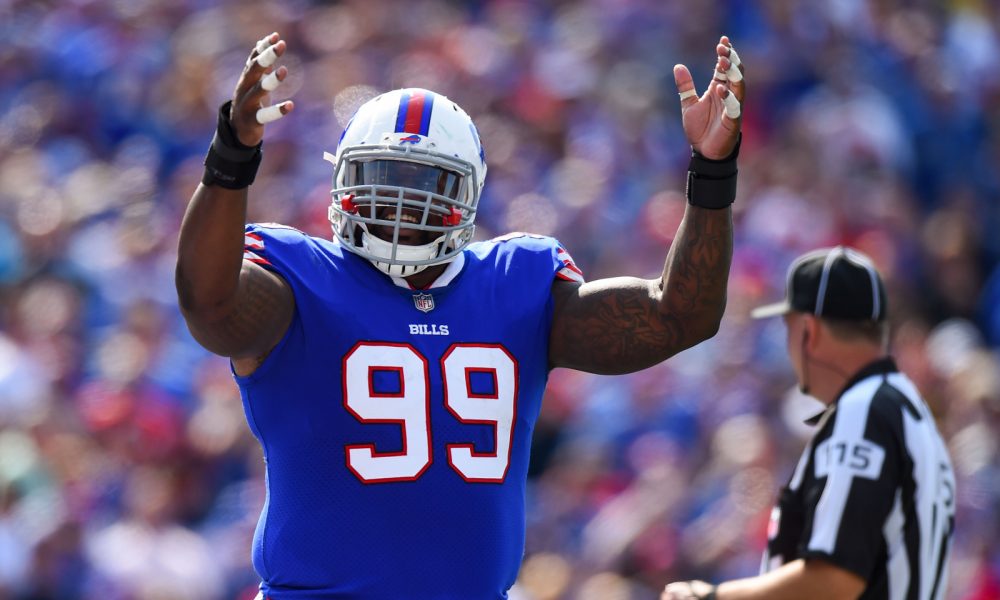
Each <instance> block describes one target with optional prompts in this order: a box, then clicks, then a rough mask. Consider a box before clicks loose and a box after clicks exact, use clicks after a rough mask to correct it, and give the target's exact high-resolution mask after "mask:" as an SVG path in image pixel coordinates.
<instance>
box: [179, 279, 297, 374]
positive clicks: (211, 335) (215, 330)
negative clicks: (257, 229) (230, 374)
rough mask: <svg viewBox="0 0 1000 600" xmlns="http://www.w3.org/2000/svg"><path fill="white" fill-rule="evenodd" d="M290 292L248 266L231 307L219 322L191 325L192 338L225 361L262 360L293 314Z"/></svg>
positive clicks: (280, 284) (275, 280) (282, 332)
mask: <svg viewBox="0 0 1000 600" xmlns="http://www.w3.org/2000/svg"><path fill="white" fill-rule="evenodd" d="M294 307H295V305H294V299H293V297H292V292H291V289H290V288H289V287H288V284H287V283H285V281H284V280H283V279H281V278H280V277H279V276H278V275H275V274H273V273H271V272H269V271H266V270H265V269H263V268H261V267H259V266H257V265H255V264H252V263H248V262H244V263H243V266H242V268H241V271H240V280H239V291H238V293H237V295H236V298H235V303H234V304H233V306H232V307H231V309H229V310H227V311H226V312H225V314H224V316H223V317H222V318H219V319H217V320H214V321H211V322H192V320H191V319H189V326H190V327H191V331H192V333H193V334H194V335H195V337H196V338H197V339H198V340H199V341H200V342H201V343H202V344H203V345H204V346H205V347H206V348H208V349H209V350H211V351H213V352H216V353H218V354H222V355H223V356H229V357H262V356H264V355H266V354H267V353H268V352H269V351H270V350H271V348H272V347H274V345H275V344H276V343H278V341H279V340H280V339H281V336H282V335H284V333H285V330H286V329H287V328H288V325H289V323H290V322H291V319H292V314H293V312H294Z"/></svg>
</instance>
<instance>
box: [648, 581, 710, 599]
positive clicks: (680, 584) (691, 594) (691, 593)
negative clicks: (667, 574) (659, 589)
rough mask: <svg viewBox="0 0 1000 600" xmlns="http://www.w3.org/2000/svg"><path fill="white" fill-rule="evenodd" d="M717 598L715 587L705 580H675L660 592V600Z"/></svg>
mask: <svg viewBox="0 0 1000 600" xmlns="http://www.w3.org/2000/svg"><path fill="white" fill-rule="evenodd" d="M708 598H711V599H712V600H714V599H715V588H714V587H713V586H712V584H710V583H705V582H704V581H675V582H674V583H671V584H668V585H667V587H666V588H665V589H664V590H663V593H662V594H660V600H706V599H708Z"/></svg>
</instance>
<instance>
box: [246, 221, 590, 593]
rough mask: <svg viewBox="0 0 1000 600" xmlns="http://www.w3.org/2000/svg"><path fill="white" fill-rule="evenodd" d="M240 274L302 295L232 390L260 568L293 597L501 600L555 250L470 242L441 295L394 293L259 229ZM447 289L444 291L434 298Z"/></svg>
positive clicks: (274, 587) (568, 263)
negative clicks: (258, 274) (266, 273)
mask: <svg viewBox="0 0 1000 600" xmlns="http://www.w3.org/2000/svg"><path fill="white" fill-rule="evenodd" d="M246 242H247V244H246V253H245V259H247V260H251V261H253V262H256V263H258V264H261V265H263V266H264V267H266V268H268V269H271V270H273V271H275V272H277V273H279V274H280V275H281V276H282V277H283V278H284V279H285V280H286V281H287V282H288V284H289V285H290V286H291V289H292V291H293V293H294V296H295V316H294V318H293V320H292V323H291V325H290V327H289V328H288V332H287V333H286V334H285V336H284V338H283V339H282V340H281V341H280V342H279V343H278V345H277V346H276V347H275V348H274V350H273V351H272V352H271V353H270V355H269V356H268V357H267V358H266V360H265V361H264V362H263V364H261V365H260V367H259V368H258V369H257V370H256V371H255V372H254V373H253V374H252V375H250V376H248V377H239V376H237V377H236V380H237V383H238V384H239V387H240V392H241V394H242V397H243V406H244V410H245V412H246V417H247V421H248V423H249V425H250V428H251V429H252V430H253V433H254V435H255V436H256V437H257V439H258V440H259V441H260V444H261V446H262V447H263V451H264V459H265V462H266V465H267V469H266V481H267V499H266V501H265V504H264V508H263V511H262V513H261V516H260V521H259V522H258V525H257V530H256V534H255V536H254V544H253V564H254V567H255V569H256V571H257V573H258V574H259V575H260V577H261V579H262V583H261V591H262V592H263V594H264V595H265V596H267V597H270V598H271V599H272V600H285V599H291V598H296V599H299V598H312V599H328V598H329V599H332V598H352V599H386V600H389V599H391V600H398V599H399V598H412V599H463V600H469V599H484V600H487V599H489V600H492V599H496V598H506V597H507V590H508V589H509V588H510V587H511V586H512V585H513V584H514V581H515V578H516V575H517V571H518V567H519V565H520V562H521V559H522V554H523V551H524V528H525V515H524V510H525V508H524V504H525V499H524V492H525V489H524V488H525V479H526V474H527V469H528V453H529V446H530V442H531V436H532V430H533V428H534V425H535V421H536V418H537V416H538V412H539V406H540V403H541V399H542V392H543V389H544V387H545V383H546V379H547V377H548V337H549V329H550V326H551V321H552V297H551V286H552V283H553V280H554V278H563V279H571V280H577V281H582V276H581V275H580V273H579V271H578V270H577V268H576V267H575V265H573V263H572V259H570V257H569V255H568V254H567V253H566V252H565V250H563V249H562V248H560V246H559V244H558V243H557V242H556V241H555V240H553V239H551V238H546V237H541V236H528V235H512V236H506V237H504V238H498V239H496V240H492V241H489V242H479V243H475V244H471V245H470V246H469V247H468V248H467V249H466V250H465V251H464V252H463V253H462V254H461V256H460V257H459V258H458V259H456V263H457V264H453V265H450V266H449V270H448V271H446V275H447V277H444V276H443V278H442V279H445V280H447V283H446V284H445V285H440V286H438V287H432V288H431V289H428V290H412V289H407V288H404V287H401V286H398V285H396V284H395V283H394V282H393V280H392V279H391V278H390V277H387V276H386V275H384V274H382V273H381V272H379V271H377V270H376V269H375V268H374V267H373V266H371V265H370V264H369V263H368V262H367V261H366V260H364V259H362V258H360V257H358V256H356V255H354V254H352V253H351V252H349V251H346V250H345V249H344V248H343V247H342V246H340V245H339V244H337V243H335V242H330V241H327V240H323V239H318V238H314V237H310V236H308V235H306V234H304V233H302V232H299V231H297V230H294V229H291V228H286V227H280V226H262V225H250V226H248V227H247V233H246ZM440 281H441V279H439V282H440Z"/></svg>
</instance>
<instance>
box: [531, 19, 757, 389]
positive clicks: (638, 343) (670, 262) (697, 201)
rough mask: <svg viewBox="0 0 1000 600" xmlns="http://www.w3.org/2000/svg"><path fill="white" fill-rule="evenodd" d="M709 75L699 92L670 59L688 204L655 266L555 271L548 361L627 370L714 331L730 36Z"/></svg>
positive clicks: (732, 96) (725, 200) (735, 149)
mask: <svg viewBox="0 0 1000 600" xmlns="http://www.w3.org/2000/svg"><path fill="white" fill-rule="evenodd" d="M716 53H717V55H718V56H717V60H716V68H715V73H714V77H713V81H712V83H711V84H710V85H709V87H708V88H707V89H706V90H705V92H704V93H703V94H702V95H701V96H700V97H699V96H698V94H697V93H696V92H695V88H694V82H693V80H692V78H691V73H690V72H689V71H688V69H687V67H685V66H683V65H676V66H675V67H674V80H675V82H676V83H677V90H678V92H679V95H680V99H681V112H682V115H683V123H684V133H685V135H686V136H687V138H688V141H689V142H690V143H691V148H692V158H691V166H690V167H689V171H688V181H687V197H688V206H687V209H686V210H685V213H684V218H683V220H682V221H681V224H680V227H679V228H678V231H677V235H676V237H675V238H674V242H673V244H672V245H671V246H670V251H669V253H668V255H667V260H666V264H664V267H663V275H662V276H661V277H660V278H659V279H654V280H645V279H637V278H632V277H617V278H613V279H602V280H598V281H593V282H588V283H584V284H578V283H572V282H567V281H562V280H557V281H556V283H554V284H553V286H552V293H553V296H554V298H555V313H554V317H553V323H552V331H551V334H550V344H549V362H550V364H551V366H553V367H570V368H575V369H580V370H584V371H590V372H594V373H607V374H611V373H628V372H631V371H636V370H639V369H643V368H646V367H649V366H652V365H654V364H657V363H659V362H661V361H663V360H665V359H666V358H668V357H670V356H672V355H674V354H676V353H677V352H680V351H681V350H684V349H686V348H689V347H691V346H694V345H695V344H697V343H699V342H701V341H703V340H705V339H708V338H710V337H712V336H713V335H715V332H716V331H718V328H719V322H720V320H721V319H722V314H723V311H724V310H725V306H726V286H727V284H728V279H729V265H730V262H731V259H732V251H733V225H732V210H731V209H730V205H731V204H732V202H733V199H734V197H735V194H736V157H737V155H738V153H739V139H740V138H739V134H740V114H741V104H742V102H743V96H744V81H743V66H742V65H741V63H740V59H739V56H738V55H737V53H736V51H735V50H734V49H733V47H732V44H731V43H730V42H729V38H728V37H725V36H723V37H722V38H721V40H720V43H719V44H718V46H716Z"/></svg>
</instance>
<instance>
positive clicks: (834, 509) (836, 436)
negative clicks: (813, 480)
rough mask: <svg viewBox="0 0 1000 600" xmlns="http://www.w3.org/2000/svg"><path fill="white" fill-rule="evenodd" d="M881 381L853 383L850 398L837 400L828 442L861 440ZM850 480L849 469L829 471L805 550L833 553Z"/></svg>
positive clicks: (849, 491) (871, 380) (847, 496)
mask: <svg viewBox="0 0 1000 600" xmlns="http://www.w3.org/2000/svg"><path fill="white" fill-rule="evenodd" d="M881 384H882V378H880V377H877V378H876V377H873V378H870V379H869V381H867V382H864V383H861V384H858V385H857V386H855V388H854V389H853V390H851V391H850V392H849V395H850V397H844V398H841V399H840V401H838V403H837V411H836V413H834V425H833V433H832V434H831V435H830V438H829V440H830V441H845V442H848V441H849V442H854V441H860V440H863V439H864V435H865V426H866V425H867V423H868V412H869V409H870V408H871V403H872V398H873V396H874V395H875V391H876V389H878V386H880V385H881ZM854 480H855V478H854V476H853V474H852V472H851V471H849V470H846V469H836V470H833V471H832V472H831V473H830V475H829V476H827V479H826V485H825V486H824V487H823V494H822V495H821V496H820V498H819V502H818V503H817V504H816V511H815V514H814V515H813V530H812V536H811V537H810V538H809V543H808V545H807V546H806V548H807V549H808V550H814V551H818V552H826V553H827V554H833V553H834V550H835V549H836V546H837V536H838V534H839V533H840V522H841V518H842V517H843V516H844V509H845V508H846V506H847V500H848V498H850V495H851V487H852V484H853V483H854Z"/></svg>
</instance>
